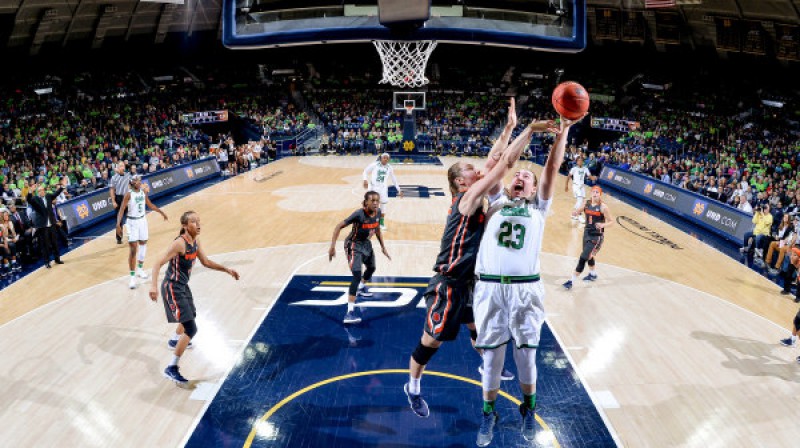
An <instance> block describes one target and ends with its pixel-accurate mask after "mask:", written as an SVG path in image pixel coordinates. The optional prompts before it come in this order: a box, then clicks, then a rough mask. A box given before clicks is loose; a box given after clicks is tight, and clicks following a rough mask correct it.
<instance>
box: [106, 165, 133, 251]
mask: <svg viewBox="0 0 800 448" xmlns="http://www.w3.org/2000/svg"><path fill="white" fill-rule="evenodd" d="M130 182H131V174H130V173H126V172H125V162H123V161H120V162H119V163H118V164H117V166H116V167H114V176H113V177H112V178H111V182H110V185H109V187H110V188H109V193H110V196H111V204H112V205H113V206H114V214H115V215H116V214H119V206H120V205H122V199H123V198H124V197H125V195H126V194H127V193H128V186H129V185H130ZM127 214H128V207H125V210H124V211H123V212H122V222H121V223H120V225H122V224H125V216H126V215H127ZM117 244H122V233H117Z"/></svg>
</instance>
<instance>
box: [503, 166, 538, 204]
mask: <svg viewBox="0 0 800 448" xmlns="http://www.w3.org/2000/svg"><path fill="white" fill-rule="evenodd" d="M518 171H528V172H529V173H531V176H533V186H534V187H535V188H534V191H533V193H532V194H531V196H530V197H527V198H524V199H526V200H527V201H528V202H533V200H534V199H535V198H536V190H537V189H538V188H539V177H538V176H536V172H534V171H533V163H531V162H524V163H522V164H521V166H520V167H519V168H518V169H517V171H515V172H518ZM503 193H504V194H505V195H506V197H507V198H509V199H510V198H512V197H513V195H512V194H511V191H510V190H509V189H508V187H504V188H503Z"/></svg>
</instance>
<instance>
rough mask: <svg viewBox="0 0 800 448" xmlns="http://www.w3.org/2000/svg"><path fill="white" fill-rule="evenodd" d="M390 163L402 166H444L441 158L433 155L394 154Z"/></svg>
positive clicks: (391, 155)
mask: <svg viewBox="0 0 800 448" xmlns="http://www.w3.org/2000/svg"><path fill="white" fill-rule="evenodd" d="M389 157H390V159H389V162H390V163H394V164H402V165H439V166H441V165H442V161H441V160H439V157H437V156H435V155H433V154H408V153H402V152H393V153H390V154H389Z"/></svg>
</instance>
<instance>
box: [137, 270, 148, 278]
mask: <svg viewBox="0 0 800 448" xmlns="http://www.w3.org/2000/svg"><path fill="white" fill-rule="evenodd" d="M136 275H138V276H139V278H148V277H149V275H147V271H145V270H144V269H137V270H136Z"/></svg>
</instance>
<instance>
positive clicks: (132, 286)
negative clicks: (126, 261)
mask: <svg viewBox="0 0 800 448" xmlns="http://www.w3.org/2000/svg"><path fill="white" fill-rule="evenodd" d="M128 288H130V289H136V277H131V281H130V282H129V283H128Z"/></svg>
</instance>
